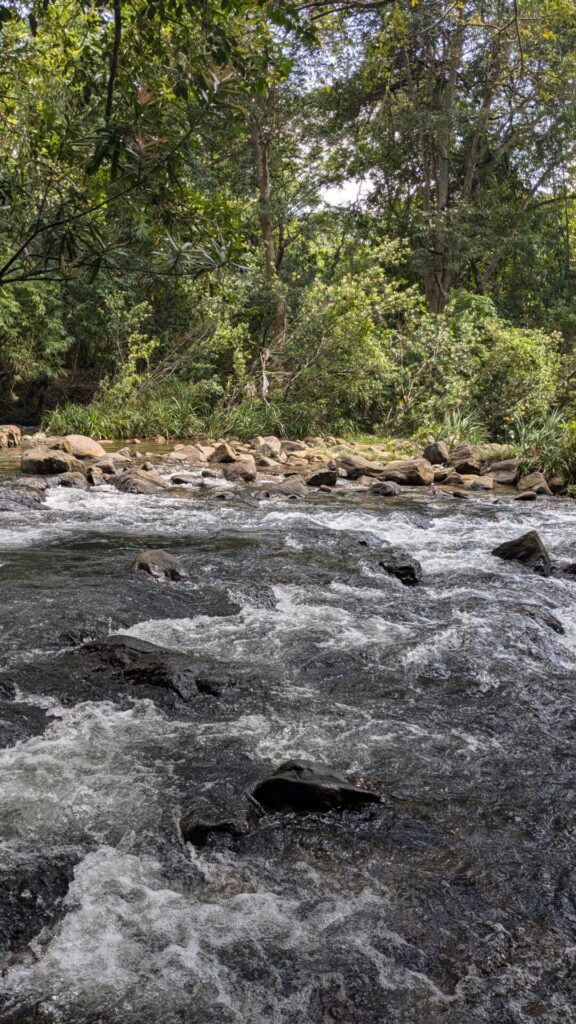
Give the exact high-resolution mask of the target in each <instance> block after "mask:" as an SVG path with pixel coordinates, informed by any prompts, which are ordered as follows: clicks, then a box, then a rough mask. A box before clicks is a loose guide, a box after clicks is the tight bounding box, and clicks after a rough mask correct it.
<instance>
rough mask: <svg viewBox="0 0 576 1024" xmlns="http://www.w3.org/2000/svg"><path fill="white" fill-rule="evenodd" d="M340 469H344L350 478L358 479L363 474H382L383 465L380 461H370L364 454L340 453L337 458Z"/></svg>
mask: <svg viewBox="0 0 576 1024" xmlns="http://www.w3.org/2000/svg"><path fill="white" fill-rule="evenodd" d="M336 465H337V467H338V469H342V470H343V471H344V473H345V474H346V476H347V477H348V479H349V480H358V478H359V477H361V476H381V474H382V471H383V468H384V467H383V466H382V464H381V463H379V462H370V460H369V459H365V458H364V457H363V456H362V455H340V456H339V457H338V459H337V460H336Z"/></svg>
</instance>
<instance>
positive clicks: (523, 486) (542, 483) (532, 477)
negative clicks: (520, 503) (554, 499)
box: [516, 473, 552, 494]
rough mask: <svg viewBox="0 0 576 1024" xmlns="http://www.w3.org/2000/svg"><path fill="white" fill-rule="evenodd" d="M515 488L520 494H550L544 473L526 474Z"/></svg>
mask: <svg viewBox="0 0 576 1024" xmlns="http://www.w3.org/2000/svg"><path fill="white" fill-rule="evenodd" d="M516 486H517V489H518V490H519V491H520V492H522V491H534V493H535V494H552V491H551V490H550V488H549V487H548V484H547V483H546V477H545V476H544V473H528V474H527V475H526V476H523V477H522V478H521V479H520V480H519V481H518V483H517V485H516Z"/></svg>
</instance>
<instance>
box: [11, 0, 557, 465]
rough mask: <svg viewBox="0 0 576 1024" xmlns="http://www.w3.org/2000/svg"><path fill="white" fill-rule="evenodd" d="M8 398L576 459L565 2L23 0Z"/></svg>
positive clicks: (82, 427) (57, 424)
mask: <svg viewBox="0 0 576 1024" xmlns="http://www.w3.org/2000/svg"><path fill="white" fill-rule="evenodd" d="M0 54H1V62H0V121H1V128H0V412H1V415H2V416H3V417H4V418H5V419H8V420H10V421H14V422H18V423H21V424H22V423H23V424H28V423H30V424H35V425H40V424H41V425H43V426H44V427H46V428H47V429H49V430H50V431H51V432H52V433H66V432H70V431H76V432H80V433H84V434H89V435H91V436H93V437H96V438H109V437H116V438H130V437H132V436H141V437H152V436H154V435H158V434H161V435H163V436H165V437H168V438H178V437H190V436H197V437H201V436H203V435H205V436H210V435H213V436H220V435H225V436H236V437H238V438H240V439H248V438H250V437H253V436H254V435H255V434H258V433H263V434H267V433H269V434H279V435H284V436H287V435H290V436H298V437H300V436H304V435H307V434H310V435H317V434H321V435H326V434H330V435H331V434H336V435H344V436H363V435H371V436H372V435H374V436H383V437H406V438H409V437H416V438H418V439H420V440H423V439H424V438H425V437H426V436H427V435H430V434H431V435H433V436H436V435H437V436H440V435H441V436H443V437H446V438H448V439H449V440H451V441H454V442H457V441H458V440H466V441H471V442H482V441H488V440H491V441H503V442H505V443H509V444H511V445H515V446H516V449H517V450H518V451H519V452H520V454H521V456H522V458H523V459H524V461H525V464H526V466H527V467H529V468H541V469H542V468H543V469H546V470H547V471H550V472H551V471H557V472H561V473H564V475H565V476H566V478H567V479H571V478H573V477H574V478H576V447H575V445H576V293H575V288H574V285H575V282H576V265H575V258H576V250H575V245H576V241H575V239H576V202H575V201H576V189H575V156H576V132H575V127H576V17H575V5H574V2H573V0H456V2H451V0H308V2H306V0H304V2H299V0H298V2H284V0H278V2H276V0H258V2H255V0H200V2H195V0H113V2H111V3H89V2H79V0H34V2H32V3H29V4H22V3H17V2H13V0H5V2H4V3H3V4H2V5H0Z"/></svg>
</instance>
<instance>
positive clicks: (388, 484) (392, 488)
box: [370, 480, 402, 498]
mask: <svg viewBox="0 0 576 1024" xmlns="http://www.w3.org/2000/svg"><path fill="white" fill-rule="evenodd" d="M370 494H375V495H377V496H378V497H379V498H396V497H397V496H398V495H399V494H402V488H401V487H400V484H395V483H394V481H393V480H382V481H381V482H380V483H378V484H374V485H373V486H372V487H371V488H370Z"/></svg>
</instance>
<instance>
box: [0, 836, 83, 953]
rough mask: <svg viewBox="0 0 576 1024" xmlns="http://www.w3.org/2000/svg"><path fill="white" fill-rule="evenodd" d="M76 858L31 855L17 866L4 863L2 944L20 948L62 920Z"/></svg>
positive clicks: (0, 883)
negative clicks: (50, 925) (64, 901)
mask: <svg viewBox="0 0 576 1024" xmlns="http://www.w3.org/2000/svg"><path fill="white" fill-rule="evenodd" d="M76 861H77V858H76V857H74V856H72V855H70V854H62V855H60V856H52V857H50V858H47V857H46V858H45V857H42V856H38V857H32V856H30V857H29V858H26V859H25V860H24V862H23V863H22V864H21V865H19V866H18V867H16V868H14V867H11V868H7V867H6V866H5V864H2V865H1V866H0V947H2V948H4V949H5V950H12V951H18V950H20V949H21V948H22V947H24V946H25V945H26V944H27V943H28V942H30V940H31V939H33V938H34V937H35V936H36V935H38V933H39V932H40V931H41V929H42V928H44V927H45V926H46V925H48V924H53V923H54V922H55V921H57V920H58V918H59V916H60V915H61V914H62V913H63V906H62V902H63V899H64V897H65V896H66V893H67V892H68V888H69V886H70V882H71V881H72V878H73V874H74V866H75V863H76Z"/></svg>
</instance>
